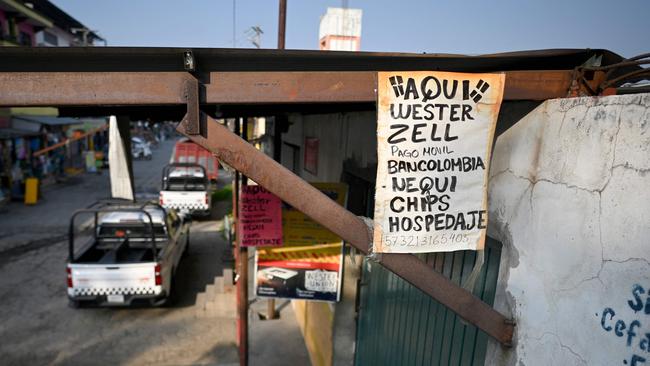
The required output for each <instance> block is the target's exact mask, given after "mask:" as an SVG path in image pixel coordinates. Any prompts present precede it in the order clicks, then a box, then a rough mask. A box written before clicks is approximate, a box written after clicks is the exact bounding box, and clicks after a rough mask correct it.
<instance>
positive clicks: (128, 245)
mask: <svg viewBox="0 0 650 366" xmlns="http://www.w3.org/2000/svg"><path fill="white" fill-rule="evenodd" d="M167 243H168V242H167V241H166V240H165V241H163V240H160V241H156V250H157V252H158V257H160V254H161V253H162V252H163V251H164V249H165V247H166V245H167ZM156 259H157V258H156ZM146 262H155V259H154V256H153V250H152V246H151V242H137V241H136V242H129V240H128V239H124V240H122V241H110V242H107V241H103V240H94V239H91V240H90V241H89V243H88V244H87V245H86V246H84V248H83V249H82V250H81V252H80V253H79V254H78V255H77V256H76V258H75V260H74V261H73V263H78V264H100V265H106V264H126V263H146Z"/></svg>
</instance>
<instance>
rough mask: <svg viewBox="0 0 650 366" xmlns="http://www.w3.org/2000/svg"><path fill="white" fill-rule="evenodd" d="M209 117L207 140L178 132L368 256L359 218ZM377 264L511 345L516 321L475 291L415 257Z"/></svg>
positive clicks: (365, 229)
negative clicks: (474, 292)
mask: <svg viewBox="0 0 650 366" xmlns="http://www.w3.org/2000/svg"><path fill="white" fill-rule="evenodd" d="M206 118H207V126H206V127H207V130H206V131H205V134H204V135H188V134H187V131H185V129H184V125H182V124H181V125H179V127H178V131H179V132H180V133H183V134H185V135H186V136H187V137H189V138H190V139H191V140H192V141H194V142H195V143H197V144H199V145H201V146H202V147H204V148H206V149H208V150H210V151H211V152H212V153H214V154H215V155H216V156H217V157H218V158H219V159H220V160H222V161H223V162H225V163H226V164H228V165H230V166H232V167H233V168H235V169H237V170H238V171H240V172H241V173H242V174H245V175H246V176H248V177H249V178H251V179H252V180H254V181H255V182H257V183H258V184H260V185H261V186H263V187H265V188H266V189H268V190H269V191H271V192H273V193H274V194H275V195H277V196H278V197H280V198H281V199H282V200H284V201H285V202H287V203H288V204H290V205H292V206H293V207H295V208H296V209H298V210H300V211H302V212H303V213H305V214H306V215H307V216H309V217H311V218H312V219H314V220H315V221H317V222H318V223H320V224H321V225H323V226H324V227H326V228H327V229H329V230H331V231H332V232H334V233H335V234H337V235H339V236H340V237H341V238H343V239H344V240H345V241H346V242H348V243H350V244H351V245H353V246H354V247H356V248H357V249H359V250H360V251H361V252H363V253H368V249H369V245H370V243H371V239H372V236H371V235H370V233H369V230H368V227H367V226H366V224H365V223H364V222H363V221H362V220H361V219H360V218H359V217H357V216H355V215H354V214H353V213H351V212H350V211H348V210H346V209H345V208H343V207H342V206H340V205H339V204H338V203H336V202H335V201H333V200H331V199H330V198H329V197H327V196H326V195H325V194H323V193H322V192H320V191H319V190H318V189H316V188H314V187H313V186H311V185H310V184H309V183H307V182H305V181H304V180H303V179H301V178H300V177H298V176H296V175H295V174H293V173H292V172H291V171H289V170H288V169H287V168H285V167H284V166H282V165H281V164H279V163H278V162H276V161H274V160H273V159H271V158H270V157H268V156H266V155H265V154H264V153H262V152H260V151H259V150H257V149H256V148H255V147H253V146H252V145H250V144H248V143H247V142H246V141H244V140H243V139H241V138H240V137H238V136H236V135H235V134H233V133H232V132H230V131H229V130H228V129H227V128H226V127H225V126H222V125H221V124H219V123H218V122H216V121H215V120H214V119H212V118H211V117H209V116H206ZM379 262H380V263H381V264H383V265H384V266H385V267H386V268H388V269H389V270H390V271H392V272H394V273H395V274H397V275H398V276H400V277H401V278H403V279H404V280H406V281H408V282H409V283H411V284H412V285H414V286H415V287H417V288H419V289H420V290H422V291H423V292H425V293H426V294H428V295H429V296H431V297H433V298H434V299H435V300H437V301H438V302H440V303H441V304H443V305H445V306H447V307H448V308H449V309H451V310H452V311H454V312H455V313H456V314H458V315H459V316H460V317H462V318H463V319H465V320H467V321H468V322H469V323H471V324H474V325H475V326H476V327H478V328H479V329H481V330H483V331H484V332H485V333H487V334H488V335H490V336H492V337H494V338H495V339H496V340H498V341H499V342H500V343H501V344H503V345H507V346H509V345H510V344H511V342H512V336H513V331H514V324H513V323H512V322H510V321H509V320H508V319H507V318H506V317H505V316H503V315H502V314H501V313H499V312H497V311H496V310H494V309H492V308H491V307H490V306H488V305H487V304H485V303H484V302H482V301H481V300H480V299H479V298H477V297H476V296H474V295H473V294H472V293H471V292H469V291H467V290H465V289H463V288H461V287H459V286H457V285H455V284H454V283H453V282H451V280H449V279H448V278H446V277H444V276H443V275H441V274H440V273H438V272H436V271H434V270H432V269H431V267H429V266H428V265H427V264H426V262H424V261H422V260H421V259H419V258H417V257H416V256H414V255H412V254H382V255H381V256H380V257H379Z"/></svg>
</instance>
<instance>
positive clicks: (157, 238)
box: [67, 203, 190, 307]
mask: <svg viewBox="0 0 650 366" xmlns="http://www.w3.org/2000/svg"><path fill="white" fill-rule="evenodd" d="M82 214H85V215H86V217H94V222H93V224H92V225H93V227H92V229H93V230H92V232H93V234H92V236H91V237H90V238H86V240H83V239H79V238H78V237H75V232H76V231H78V230H75V227H77V226H79V225H81V224H80V223H79V222H76V221H75V219H76V218H78V217H80V215H82ZM78 221H81V220H78ZM189 227H190V223H189V222H188V221H186V220H185V219H184V217H182V216H179V215H177V214H176V212H174V211H173V210H167V209H165V208H163V207H161V206H160V205H158V204H156V203H144V204H141V205H136V204H124V203H119V204H115V203H110V204H107V203H100V204H97V205H94V206H93V207H91V208H89V209H84V210H79V211H77V212H75V213H74V214H73V215H72V218H71V219H70V232H69V258H68V264H67V274H68V298H69V301H70V304H71V305H72V306H73V307H78V306H80V305H83V304H87V303H93V304H97V305H104V306H125V305H130V304H132V303H133V302H135V301H140V300H143V301H145V302H149V303H150V304H151V305H154V306H159V305H163V304H165V303H167V302H169V300H170V298H171V297H172V295H173V291H174V278H175V275H176V269H177V268H178V265H179V263H180V261H181V257H182V256H183V254H184V253H186V252H187V251H188V248H189V241H190V232H189Z"/></svg>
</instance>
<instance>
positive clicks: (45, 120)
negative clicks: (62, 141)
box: [13, 116, 82, 126]
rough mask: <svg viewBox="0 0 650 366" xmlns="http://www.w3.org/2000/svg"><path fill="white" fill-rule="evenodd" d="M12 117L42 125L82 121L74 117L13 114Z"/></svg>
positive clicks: (68, 123)
mask: <svg viewBox="0 0 650 366" xmlns="http://www.w3.org/2000/svg"><path fill="white" fill-rule="evenodd" d="M13 118H14V119H18V120H23V121H27V122H33V123H39V124H42V125H48V126H64V125H77V124H80V123H82V121H80V120H78V119H76V118H68V117H50V116H14V117H13Z"/></svg>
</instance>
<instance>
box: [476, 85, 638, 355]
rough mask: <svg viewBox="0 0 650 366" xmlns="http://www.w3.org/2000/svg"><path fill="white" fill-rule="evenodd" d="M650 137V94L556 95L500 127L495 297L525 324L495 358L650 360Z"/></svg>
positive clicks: (494, 181)
mask: <svg viewBox="0 0 650 366" xmlns="http://www.w3.org/2000/svg"><path fill="white" fill-rule="evenodd" d="M648 146H650V94H643V95H628V96H612V97H602V98H575V99H562V100H551V101H547V102H545V103H543V104H542V105H540V106H539V107H538V108H537V109H535V110H534V111H533V112H531V113H530V114H528V115H527V116H526V117H524V118H523V119H522V120H521V121H520V122H519V123H518V124H516V125H515V126H514V127H512V128H511V129H509V130H508V131H506V132H505V133H504V134H503V135H501V136H500V137H499V139H498V140H497V143H496V146H495V150H494V154H493V158H492V166H491V172H490V186H489V187H490V188H489V189H490V192H489V205H490V224H489V228H488V231H489V235H491V236H493V237H494V238H497V239H498V240H500V241H501V242H502V243H503V244H504V248H503V255H502V262H501V271H500V274H499V285H498V288H497V295H496V304H495V307H496V308H497V309H498V310H500V311H502V312H504V313H505V314H508V315H509V316H512V317H513V318H514V320H515V321H516V323H517V326H516V333H515V345H514V347H513V348H511V349H504V348H502V347H500V346H499V345H498V344H496V343H495V342H493V341H491V344H490V347H489V352H488V359H487V360H486V363H485V364H486V365H526V366H532V365H628V366H629V365H635V364H636V365H650V174H649V171H650V149H649V148H648ZM614 314H615V315H614ZM610 327H611V328H610ZM630 330H631V331H630ZM628 342H629V343H628ZM643 360H645V362H644V361H643Z"/></svg>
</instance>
